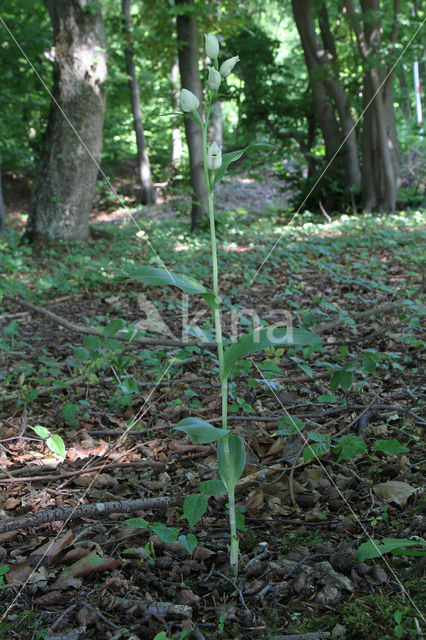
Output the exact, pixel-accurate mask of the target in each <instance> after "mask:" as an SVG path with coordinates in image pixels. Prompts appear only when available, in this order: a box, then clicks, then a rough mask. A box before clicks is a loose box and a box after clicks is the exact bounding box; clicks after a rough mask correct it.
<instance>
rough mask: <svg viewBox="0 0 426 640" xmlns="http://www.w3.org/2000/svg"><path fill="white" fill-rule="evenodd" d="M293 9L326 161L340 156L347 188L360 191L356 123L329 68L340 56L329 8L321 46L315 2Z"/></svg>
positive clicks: (303, 0)
mask: <svg viewBox="0 0 426 640" xmlns="http://www.w3.org/2000/svg"><path fill="white" fill-rule="evenodd" d="M292 7H293V15H294V19H295V22H296V26H297V30H298V32H299V36H300V40H301V43H302V47H303V52H304V55H305V61H306V66H307V69H308V73H309V79H310V85H311V89H312V96H313V102H314V108H315V112H316V115H317V119H318V123H319V126H320V129H321V132H322V135H323V139H324V144H325V151H326V160H327V161H332V160H333V159H334V156H335V154H336V153H338V154H339V158H340V162H341V163H343V167H344V171H345V176H346V182H347V184H348V186H349V187H359V186H360V183H361V174H360V169H359V160H358V147H357V140H356V134H355V128H354V122H353V118H352V116H351V113H350V109H349V104H348V99H347V96H346V94H345V92H344V90H343V89H342V87H341V85H340V84H339V82H338V80H337V79H336V78H335V77H334V74H333V71H332V68H331V66H330V61H333V62H336V56H337V53H336V48H335V43H334V38H333V35H332V33H331V30H330V26H329V20H328V12H327V7H326V4H325V3H322V5H321V8H320V13H319V25H320V33H321V39H322V43H321V42H320V40H319V38H318V36H317V33H316V30H315V24H314V18H313V14H312V0H292ZM336 111H337V115H336ZM337 116H338V117H337ZM340 147H341V149H339V148H340ZM337 169H338V162H337V163H335V162H334V160H333V164H332V165H331V166H330V172H331V173H333V172H334V171H335V170H337Z"/></svg>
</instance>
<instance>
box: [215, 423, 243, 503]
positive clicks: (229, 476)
mask: <svg viewBox="0 0 426 640" xmlns="http://www.w3.org/2000/svg"><path fill="white" fill-rule="evenodd" d="M227 440H228V444H229V454H230V463H231V464H230V469H228V467H227V465H226V460H225V452H224V441H223V440H219V442H218V444H217V467H218V471H219V476H220V479H221V480H222V482H223V484H224V485H225V487H226V488H227V489H228V491H233V490H234V488H235V486H236V484H237V482H238V480H239V479H240V478H241V474H242V472H243V471H244V467H245V466H246V450H245V448H244V442H243V441H242V439H241V438H240V436H234V434H232V433H231V434H230V435H229V436H228V438H227Z"/></svg>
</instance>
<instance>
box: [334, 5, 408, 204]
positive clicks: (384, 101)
mask: <svg viewBox="0 0 426 640" xmlns="http://www.w3.org/2000/svg"><path fill="white" fill-rule="evenodd" d="M344 2H345V6H346V9H347V12H348V15H349V17H350V21H351V25H352V28H353V30H354V32H355V35H356V39H357V44H358V49H359V52H360V55H361V58H362V60H363V62H364V66H365V69H364V90H363V103H364V126H363V167H362V194H363V205H364V209H365V211H373V210H375V211H395V209H396V196H397V185H398V174H399V150H398V139H397V135H396V125H395V112H394V107H393V92H392V76H389V77H388V79H387V81H386V82H385V83H384V84H383V78H384V77H385V74H386V67H385V62H384V60H382V63H383V64H382V65H381V66H378V65H377V63H376V64H373V63H372V60H373V59H374V58H375V59H380V55H379V47H380V41H381V35H380V33H381V24H380V23H379V22H378V19H377V17H378V16H379V10H380V0H361V8H362V11H363V12H364V13H367V15H368V16H369V19H368V20H365V21H364V23H363V27H361V21H360V17H359V15H358V14H357V12H356V9H355V6H354V3H353V0H344ZM398 11H399V0H394V12H395V14H394V25H393V28H392V36H391V40H392V41H393V42H395V41H396V38H397V33H398V28H397V12H398Z"/></svg>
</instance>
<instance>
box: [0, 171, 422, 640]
mask: <svg viewBox="0 0 426 640" xmlns="http://www.w3.org/2000/svg"><path fill="white" fill-rule="evenodd" d="M246 178H247V177H246ZM247 180H248V182H247V183H246V184H252V182H253V180H252V178H247ZM227 184H228V187H227V188H228V189H229V191H228V193H229V194H232V193H234V194H235V192H236V188H237V187H236V183H234V187H232V181H230V182H228V183H227ZM241 184H244V182H242V183H240V187H241ZM241 188H242V187H241ZM253 188H254V187H253ZM263 193H264V195H263V200H262V199H261V198H262V187H261V186H259V187H258V192H256V196H255V197H254V196H253V198H252V199H251V200H250V201H249V200H247V199H246V200H245V201H244V199H242V200H240V202H235V203H232V204H231V206H230V207H229V208H227V207H226V206H225V205H224V206H223V207H219V209H220V211H219V214H218V220H217V233H218V241H219V261H220V269H221V274H222V275H221V292H222V305H223V309H224V313H223V326H224V335H225V338H226V339H228V340H231V339H235V336H236V335H238V334H239V332H242V330H243V329H246V328H247V327H250V326H251V325H252V323H253V319H254V321H255V322H257V323H259V324H260V325H261V326H267V325H269V326H271V325H274V326H278V325H280V326H282V323H286V326H288V325H289V323H290V324H291V325H292V326H293V327H302V328H306V329H309V330H311V331H314V332H315V333H317V334H318V335H319V336H320V337H321V339H322V346H321V348H320V349H318V350H316V351H312V350H310V349H306V348H303V347H298V346H297V345H289V346H286V347H282V346H280V347H277V348H270V349H268V350H266V351H264V352H260V353H258V354H256V356H253V357H251V358H248V359H243V360H241V361H240V364H239V366H238V369H237V370H236V371H235V373H234V374H233V375H232V378H231V379H230V387H229V397H230V404H229V411H230V418H229V424H230V425H231V426H232V429H233V431H234V433H236V434H238V435H239V436H241V438H242V439H243V440H244V442H245V446H246V452H247V466H246V469H245V471H244V475H243V477H242V479H241V481H240V483H239V484H238V485H237V489H236V499H237V509H238V513H239V528H240V565H239V569H240V577H239V579H238V582H234V581H233V580H232V579H231V578H230V577H229V575H228V573H227V570H228V567H227V558H228V546H229V533H228V529H227V507H226V496H225V494H223V493H219V494H215V493H214V492H213V493H210V494H208V496H207V497H208V508H207V511H206V512H205V514H204V516H203V517H202V518H201V520H199V521H198V522H196V523H195V524H194V522H193V521H192V519H191V515H190V514H188V510H186V511H184V515H185V517H182V513H183V505H184V501H185V498H186V497H187V496H188V494H193V493H194V492H196V491H199V490H200V489H199V488H200V486H201V484H202V483H205V482H206V481H209V480H213V479H214V478H215V477H216V475H217V465H216V455H215V450H214V448H213V447H212V445H210V444H203V443H200V444H194V443H192V442H190V441H189V440H188V438H187V437H186V436H184V434H176V433H175V434H174V435H173V436H171V434H170V431H171V429H172V428H173V427H174V426H175V425H176V424H177V423H178V422H179V421H180V420H182V419H183V418H186V417H188V416H197V417H199V418H203V419H205V420H208V421H209V422H211V423H213V424H216V423H217V426H220V388H219V386H218V384H217V382H216V379H217V372H216V370H215V368H216V366H217V365H216V361H215V359H214V357H213V351H214V348H213V346H212V342H213V341H214V336H213V327H212V323H211V320H210V317H209V314H208V313H207V305H206V304H205V302H204V301H203V300H200V301H198V302H196V303H194V302H193V299H192V298H191V299H188V297H187V296H186V297H185V294H182V292H181V291H179V290H178V289H176V288H172V287H164V288H158V287H157V288H155V289H152V288H150V287H148V286H146V285H143V284H140V283H137V282H131V283H129V282H127V281H123V279H122V278H121V277H120V274H122V271H123V269H125V268H131V267H132V266H135V265H138V264H141V263H143V264H150V265H152V266H157V262H156V257H155V254H154V252H153V251H151V250H150V248H149V245H148V244H147V240H148V239H149V242H150V243H151V245H152V247H153V248H154V249H155V252H156V253H157V254H158V255H159V256H161V258H162V259H163V260H164V261H165V263H166V265H167V267H168V268H170V269H171V270H173V271H175V272H178V273H180V274H188V275H192V276H194V275H195V277H196V278H197V279H198V280H200V281H202V282H203V283H204V284H205V285H206V286H210V282H209V273H210V263H209V251H208V246H209V244H208V243H209V239H208V236H207V234H206V233H204V232H202V233H201V234H200V235H198V236H192V235H190V234H189V233H188V220H187V217H186V216H185V215H184V214H183V213H182V211H181V212H179V210H176V209H173V208H172V206H171V205H170V203H165V204H164V206H163V209H162V211H163V213H164V215H158V216H152V217H146V218H145V219H143V218H141V217H138V224H139V231H138V232H137V233H135V227H134V226H133V225H126V224H123V223H120V224H115V225H108V224H102V225H101V226H97V227H95V234H94V235H95V236H96V239H93V240H92V241H91V242H90V243H89V244H86V245H80V244H78V243H67V244H64V245H55V246H52V247H50V248H44V249H37V248H34V247H33V248H31V247H28V246H25V245H19V236H18V232H17V230H11V231H10V232H8V235H7V236H6V238H5V239H4V240H3V239H2V240H0V244H1V251H2V257H1V260H2V264H1V274H0V296H1V307H2V313H1V316H0V384H1V391H0V435H1V449H0V465H1V474H0V505H1V509H2V511H1V518H2V519H1V520H0V581H1V582H0V589H1V591H2V596H3V597H2V605H1V610H0V618H1V623H0V638H1V639H5V640H9V639H11V638H19V639H20V640H21V639H24V638H46V639H48V638H51V639H53V638H61V639H64V640H71V639H76V638H101V637H102V638H110V639H112V638H114V639H117V640H118V639H120V638H133V639H134V640H136V639H137V638H141V639H145V638H146V639H148V640H151V639H153V638H155V637H157V638H158V639H159V640H160V639H161V638H163V640H165V639H166V638H179V639H183V638H184V637H193V638H196V639H198V640H200V639H202V638H206V639H207V638H232V639H233V640H235V639H237V638H241V639H244V640H251V639H252V638H253V639H255V638H256V639H265V640H272V639H276V640H278V639H279V638H280V639H281V638H287V637H293V636H294V637H297V638H305V639H310V640H315V639H317V638H318V639H320V638H329V637H330V638H331V637H333V638H344V639H354V640H355V639H357V640H358V639H360V638H369V639H371V640H376V639H377V640H380V639H382V638H393V637H399V638H417V637H420V634H421V629H422V628H424V624H423V623H424V620H423V618H422V613H421V612H422V610H423V611H424V589H423V590H422V588H421V581H422V578H423V576H424V566H425V565H424V544H425V543H424V531H425V520H424V515H423V513H424V495H423V494H422V470H423V469H424V441H423V433H424V424H425V418H424V413H423V414H422V409H423V404H422V402H423V400H422V398H423V396H424V377H423V373H424V357H425V336H424V329H423V328H422V323H423V321H424V273H423V272H422V268H424V267H423V259H424V256H423V247H424V235H425V229H424V218H423V216H422V215H421V213H420V212H411V213H399V214H395V215H357V216H340V217H336V218H335V219H333V220H332V221H331V222H327V221H325V219H324V218H322V219H321V218H318V216H316V215H314V214H311V213H309V212H306V213H304V214H299V215H297V216H296V217H295V219H294V221H293V223H292V224H291V225H288V222H289V220H290V219H291V218H292V215H293V214H292V212H291V211H289V210H287V209H286V208H285V206H284V204H283V202H282V201H280V202H278V203H277V201H276V195H277V191H275V190H274V189H272V190H271V191H270V192H268V195H265V194H266V192H263ZM280 197H281V196H280ZM269 199H270V202H266V203H265V200H269ZM234 205H235V206H234ZM166 214H167V215H166ZM170 214H173V215H170ZM135 215H136V212H135ZM104 217H107V216H104ZM275 244H276V247H275V249H274V251H273V252H272V254H271V255H270V257H269V259H268V260H267V261H266V263H265V264H264V265H263V266H262V268H261V269H260V270H258V269H259V267H260V266H261V265H262V262H263V261H264V259H265V257H266V256H267V255H268V253H269V252H270V250H271V249H272V247H274V245H275ZM253 278H254V279H253ZM49 314H50V315H49ZM280 323H281V324H280ZM130 425H132V427H131V429H129V426H130ZM295 425H296V427H295ZM124 433H126V435H125V437H123V434H124ZM209 486H210V487H211V486H212V485H209ZM135 501H138V502H135ZM111 503H114V504H113V505H112V506H111V507H109V506H108V505H110V504H111ZM99 504H100V505H103V506H101V507H95V505H99ZM135 518H136V519H139V521H137V520H135ZM126 521H127V522H126ZM138 522H139V524H138ZM190 534H194V535H195V536H196V546H195V547H194V548H192V546H191V545H190V542H189V541H191V540H193V538H191V537H190ZM182 536H183V537H182ZM178 540H180V543H179V542H178ZM182 541H183V543H182ZM392 541H393V542H392ZM292 634H293V635H292Z"/></svg>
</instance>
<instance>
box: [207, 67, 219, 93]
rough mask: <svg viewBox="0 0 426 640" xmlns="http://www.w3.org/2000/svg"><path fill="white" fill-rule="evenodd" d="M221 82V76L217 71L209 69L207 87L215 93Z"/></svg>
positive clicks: (212, 68)
mask: <svg viewBox="0 0 426 640" xmlns="http://www.w3.org/2000/svg"><path fill="white" fill-rule="evenodd" d="M221 82H222V76H221V75H220V73H219V71H217V70H216V69H215V68H214V67H209V80H208V83H209V87H210V89H212V90H213V91H217V90H218V89H219V87H220V83H221Z"/></svg>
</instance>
